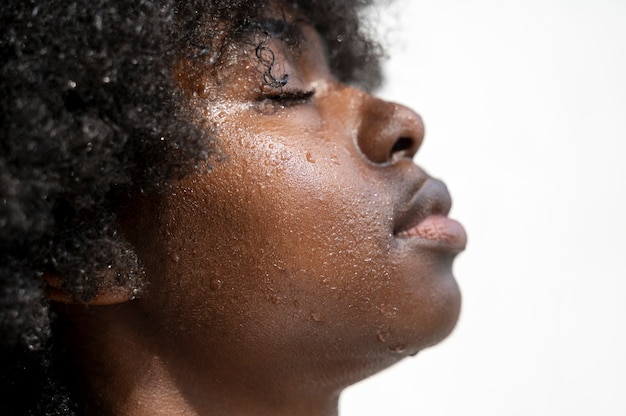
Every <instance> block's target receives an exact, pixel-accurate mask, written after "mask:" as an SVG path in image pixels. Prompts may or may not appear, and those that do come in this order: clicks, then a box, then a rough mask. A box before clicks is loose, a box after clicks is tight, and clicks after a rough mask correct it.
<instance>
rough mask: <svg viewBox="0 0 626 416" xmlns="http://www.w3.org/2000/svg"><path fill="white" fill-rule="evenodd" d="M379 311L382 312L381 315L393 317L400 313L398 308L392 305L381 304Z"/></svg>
mask: <svg viewBox="0 0 626 416" xmlns="http://www.w3.org/2000/svg"><path fill="white" fill-rule="evenodd" d="M378 311H379V312H380V313H381V315H383V316H386V317H388V318H393V317H394V316H396V315H397V314H398V308H396V307H395V306H391V305H381V306H380V307H379V308H378Z"/></svg>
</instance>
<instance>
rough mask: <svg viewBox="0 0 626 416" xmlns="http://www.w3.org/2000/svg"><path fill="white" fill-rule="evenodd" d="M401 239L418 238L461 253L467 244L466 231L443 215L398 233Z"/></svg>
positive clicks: (432, 216)
mask: <svg viewBox="0 0 626 416" xmlns="http://www.w3.org/2000/svg"><path fill="white" fill-rule="evenodd" d="M398 237H399V238H416V239H419V240H422V241H426V242H428V243H429V244H432V245H433V246H434V247H437V248H441V249H443V250H449V251H455V252H460V251H463V250H464V249H465V246H466V244H467V234H466V233H465V229H464V228H463V226H462V225H461V224H460V223H459V222H458V221H455V220H453V219H451V218H448V217H444V216H441V215H431V216H429V217H426V218H425V219H424V220H423V221H422V222H420V223H419V224H417V225H416V226H415V227H413V228H410V229H408V230H406V231H402V232H400V233H398Z"/></svg>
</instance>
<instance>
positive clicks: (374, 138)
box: [357, 94, 424, 164]
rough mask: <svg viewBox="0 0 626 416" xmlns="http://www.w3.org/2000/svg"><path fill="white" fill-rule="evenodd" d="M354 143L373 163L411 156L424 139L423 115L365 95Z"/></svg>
mask: <svg viewBox="0 0 626 416" xmlns="http://www.w3.org/2000/svg"><path fill="white" fill-rule="evenodd" d="M360 112H361V114H360V115H361V117H360V119H361V122H360V125H359V127H358V132H357V134H358V136H357V144H358V146H359V148H360V150H361V152H362V153H363V155H365V157H366V158H367V159H368V160H370V161H371V162H373V163H376V164H389V163H395V162H396V161H398V160H401V159H411V158H413V156H415V153H417V150H418V149H419V147H420V146H421V144H422V141H423V140H424V124H423V123H422V118H421V117H420V116H419V115H418V114H417V113H416V112H414V111H413V110H411V109H409V108H408V107H405V106H403V105H400V104H396V103H391V102H387V101H383V100H381V99H378V98H375V97H372V96H370V95H365V94H364V97H363V102H362V106H361V108H360Z"/></svg>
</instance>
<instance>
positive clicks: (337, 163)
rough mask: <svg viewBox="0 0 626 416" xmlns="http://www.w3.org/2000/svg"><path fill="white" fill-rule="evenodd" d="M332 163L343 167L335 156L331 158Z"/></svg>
mask: <svg viewBox="0 0 626 416" xmlns="http://www.w3.org/2000/svg"><path fill="white" fill-rule="evenodd" d="M330 161H331V162H333V163H334V164H335V165H337V166H340V165H341V161H340V160H339V158H338V157H337V156H335V155H332V156H331V157H330Z"/></svg>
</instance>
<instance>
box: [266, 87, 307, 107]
mask: <svg viewBox="0 0 626 416" xmlns="http://www.w3.org/2000/svg"><path fill="white" fill-rule="evenodd" d="M314 94H315V91H304V90H294V91H281V92H280V93H278V94H265V95H264V96H263V97H262V99H261V101H263V102H266V103H271V104H273V105H276V106H280V107H283V108H286V107H292V106H294V105H298V104H307V103H309V102H311V99H312V98H313V95H314Z"/></svg>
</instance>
